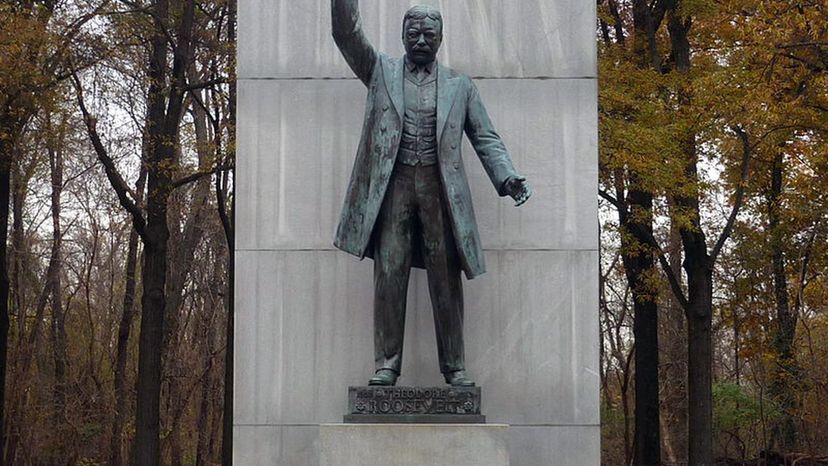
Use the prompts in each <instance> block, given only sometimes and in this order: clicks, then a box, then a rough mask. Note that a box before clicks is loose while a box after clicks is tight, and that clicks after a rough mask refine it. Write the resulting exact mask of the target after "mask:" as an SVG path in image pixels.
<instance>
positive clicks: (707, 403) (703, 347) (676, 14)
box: [667, 5, 724, 466]
mask: <svg viewBox="0 0 828 466" xmlns="http://www.w3.org/2000/svg"><path fill="white" fill-rule="evenodd" d="M679 6H680V5H676V9H675V10H672V11H671V12H670V17H669V20H668V23H667V29H668V31H669V33H670V44H671V56H672V57H673V60H674V62H675V67H676V71H677V72H678V73H681V74H684V75H685V76H686V75H687V74H688V73H689V71H690V41H689V39H688V33H689V31H690V27H691V25H692V21H691V19H690V18H689V17H687V16H683V15H682V14H680V8H679ZM678 95H679V105H681V106H688V105H689V104H690V101H691V98H692V97H691V95H690V93H689V91H688V90H687V89H686V88H683V87H680V88H679V89H678ZM682 146H683V152H684V154H683V156H684V164H685V176H686V179H687V181H686V182H687V183H689V184H690V186H691V187H692V189H691V194H688V195H682V196H677V197H676V205H677V206H678V207H680V208H681V209H682V210H683V211H684V212H686V215H689V217H690V222H689V223H690V226H689V227H684V228H682V229H681V240H682V245H683V246H684V255H685V259H684V271H685V273H686V274H687V295H688V296H687V307H686V308H685V312H686V314H687V397H688V401H687V411H688V412H687V418H688V435H687V437H688V438H687V443H688V455H687V457H688V461H689V463H690V464H691V465H694V466H712V465H713V335H712V331H713V329H712V327H713V260H712V259H711V257H710V256H709V255H708V252H707V251H708V250H707V241H706V239H705V235H704V232H703V230H702V227H701V209H700V201H699V199H700V194H699V190H698V182H699V179H698V168H697V164H698V153H697V151H696V135H695V133H694V132H693V130H692V129H688V130H687V134H685V135H684V141H683V143H682ZM723 234H724V233H723Z"/></svg>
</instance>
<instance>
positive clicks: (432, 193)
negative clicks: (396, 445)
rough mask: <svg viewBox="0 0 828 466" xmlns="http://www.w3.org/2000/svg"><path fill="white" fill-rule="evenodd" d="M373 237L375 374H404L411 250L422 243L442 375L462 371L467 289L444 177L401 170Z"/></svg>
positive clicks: (429, 170) (426, 170)
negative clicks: (406, 305)
mask: <svg viewBox="0 0 828 466" xmlns="http://www.w3.org/2000/svg"><path fill="white" fill-rule="evenodd" d="M374 234H375V237H374V356H375V362H376V368H377V370H379V369H391V370H393V371H396V372H397V373H398V374H399V373H400V368H401V365H402V350H403V334H404V331H405V304H406V296H407V294H408V277H409V274H410V271H411V258H412V246H413V245H414V244H415V241H416V242H419V243H420V244H421V246H422V251H423V256H424V259H425V268H426V273H427V275H428V291H429V295H430V296H431V308H432V311H433V314H434V328H435V331H436V334H437V355H438V358H439V363H440V371H441V372H443V373H444V374H445V373H448V372H454V371H458V370H463V369H464V368H465V367H464V353H463V287H462V283H461V280H460V269H461V266H460V258H459V256H458V253H457V248H456V245H455V242H454V235H453V234H452V227H451V219H450V217H449V213H448V210H447V205H446V203H445V199H444V198H443V189H442V183H441V181H440V171H439V167H438V166H437V165H431V166H428V167H422V166H408V165H403V164H399V163H398V164H397V165H396V166H395V167H394V172H393V173H392V175H391V179H390V181H389V182H388V189H387V191H386V193H385V198H384V199H383V202H382V207H381V208H380V213H379V217H378V219H377V225H376V227H375V232H374Z"/></svg>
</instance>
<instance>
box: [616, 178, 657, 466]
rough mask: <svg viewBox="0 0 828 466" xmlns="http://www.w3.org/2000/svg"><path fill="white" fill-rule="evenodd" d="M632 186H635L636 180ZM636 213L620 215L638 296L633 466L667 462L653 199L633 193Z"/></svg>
mask: <svg viewBox="0 0 828 466" xmlns="http://www.w3.org/2000/svg"><path fill="white" fill-rule="evenodd" d="M631 179H632V181H631V182H632V183H634V182H635V180H634V177H631ZM627 203H628V205H629V208H630V211H629V212H626V211H625V210H624V209H621V210H619V224H620V225H621V228H622V235H621V251H622V252H621V258H622V261H623V263H624V271H625V273H626V275H627V281H628V282H629V285H630V290H631V291H632V296H633V335H634V338H635V439H634V441H633V445H634V447H633V464H637V465H650V464H659V463H660V462H661V451H660V450H661V439H660V430H659V413H658V304H657V301H656V295H657V292H656V290H654V289H653V286H652V284H651V280H648V278H649V275H650V274H652V273H653V267H654V265H655V264H654V261H653V254H652V252H651V251H650V250H649V248H648V247H646V246H645V244H647V242H648V240H647V235H649V236H652V228H653V227H652V209H653V197H652V194H650V193H647V192H644V191H641V190H638V189H635V188H630V190H629V194H628V195H627Z"/></svg>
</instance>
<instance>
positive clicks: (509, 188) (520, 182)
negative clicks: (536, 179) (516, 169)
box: [506, 175, 532, 207]
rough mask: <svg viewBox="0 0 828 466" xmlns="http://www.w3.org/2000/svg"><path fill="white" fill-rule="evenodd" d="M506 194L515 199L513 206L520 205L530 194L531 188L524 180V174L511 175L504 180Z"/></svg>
mask: <svg viewBox="0 0 828 466" xmlns="http://www.w3.org/2000/svg"><path fill="white" fill-rule="evenodd" d="M506 194H508V195H509V196H511V197H512V199H514V200H515V207H517V206H519V205H522V204H523V203H524V202H526V201H528V200H529V198H530V197H531V196H532V188H530V187H529V183H527V182H526V177H525V176H520V175H518V176H513V177H511V178H509V179H508V180H506Z"/></svg>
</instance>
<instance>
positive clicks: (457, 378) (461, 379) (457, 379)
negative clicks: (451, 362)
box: [443, 371, 474, 387]
mask: <svg viewBox="0 0 828 466" xmlns="http://www.w3.org/2000/svg"><path fill="white" fill-rule="evenodd" d="M443 376H444V377H445V378H446V383H447V384H449V385H451V386H452V387H474V381H472V380H471V379H468V378H466V371H454V372H446V373H445V374H443Z"/></svg>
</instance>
